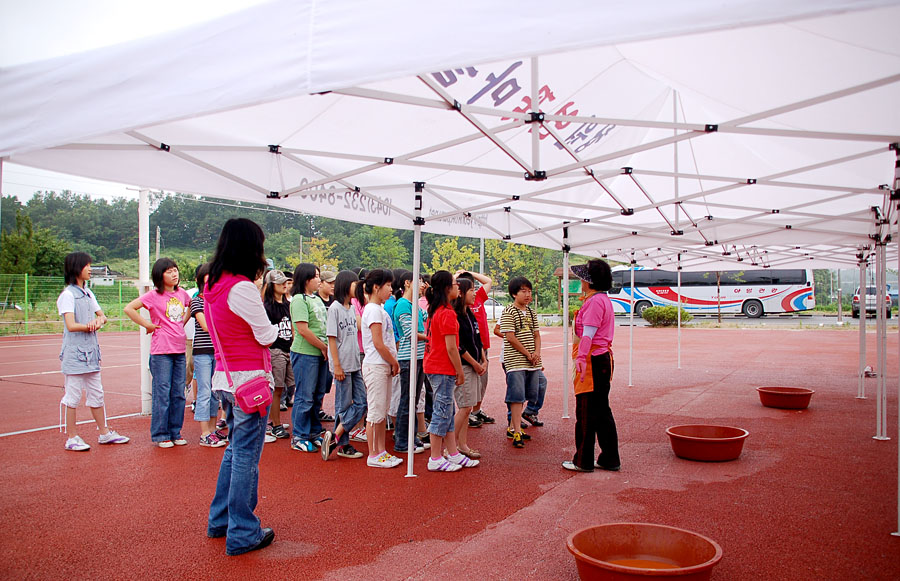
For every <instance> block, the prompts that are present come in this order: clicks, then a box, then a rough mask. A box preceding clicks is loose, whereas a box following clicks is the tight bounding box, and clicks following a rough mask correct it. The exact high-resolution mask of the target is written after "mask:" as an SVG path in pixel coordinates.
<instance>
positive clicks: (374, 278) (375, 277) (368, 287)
mask: <svg viewBox="0 0 900 581" xmlns="http://www.w3.org/2000/svg"><path fill="white" fill-rule="evenodd" d="M393 281H394V275H393V273H391V271H390V270H387V269H384V268H376V269H374V270H370V271H369V274H367V275H366V280H365V282H364V283H363V284H362V285H356V286H357V288H359V287H360V286H364V287H365V291H366V294H367V295H371V294H372V291H374V290H375V287H376V286H384V285H386V284H390V283H392V282H393Z"/></svg>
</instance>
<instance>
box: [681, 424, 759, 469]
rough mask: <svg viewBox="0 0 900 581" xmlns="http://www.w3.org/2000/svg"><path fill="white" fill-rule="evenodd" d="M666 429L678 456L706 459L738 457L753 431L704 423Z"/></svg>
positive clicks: (690, 458) (718, 459)
mask: <svg viewBox="0 0 900 581" xmlns="http://www.w3.org/2000/svg"><path fill="white" fill-rule="evenodd" d="M666 433H667V434H668V435H669V441H670V442H671V444H672V451H673V452H675V455H676V456H678V457H679V458H684V459H685V460H700V461H702V462H725V461H727V460H735V459H737V458H738V457H739V456H740V455H741V451H742V450H743V449H744V440H745V439H746V438H747V436H749V435H750V432H748V431H747V430H745V429H743V428H732V427H729V426H708V425H703V424H694V425H685V426H672V427H671V428H669V429H667V430H666Z"/></svg>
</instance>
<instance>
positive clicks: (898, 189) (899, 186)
mask: <svg viewBox="0 0 900 581" xmlns="http://www.w3.org/2000/svg"><path fill="white" fill-rule="evenodd" d="M891 147H892V148H893V150H894V154H895V156H896V159H895V161H894V191H893V192H892V194H893V195H892V196H891V197H893V196H894V195H897V194H900V144H898V143H895V144H893V145H892V146H891ZM895 209H896V210H897V213H896V216H897V238H896V241H897V271H898V272H900V201H898V202H897V205H896V206H895ZM898 316H900V315H898ZM898 327H900V325H898ZM898 332H900V331H898ZM897 393H898V397H897V406H898V415H897V439H898V441H900V383H898V390H897ZM891 535H892V536H895V537H900V444H898V446H897V530H896V531H894V532H892V533H891Z"/></svg>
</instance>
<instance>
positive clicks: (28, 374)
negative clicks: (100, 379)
mask: <svg viewBox="0 0 900 581" xmlns="http://www.w3.org/2000/svg"><path fill="white" fill-rule="evenodd" d="M136 365H140V363H126V364H125V365H104V366H103V368H102V369H101V371H102V370H103V369H116V368H118V367H134V366H136ZM54 373H59V374H62V371H59V370H56V371H38V372H35V373H16V374H13V375H0V379H9V378H11V377H33V376H35V375H53V374H54Z"/></svg>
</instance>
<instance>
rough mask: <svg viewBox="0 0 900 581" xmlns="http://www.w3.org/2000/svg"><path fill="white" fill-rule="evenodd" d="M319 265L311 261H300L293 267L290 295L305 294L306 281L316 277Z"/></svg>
mask: <svg viewBox="0 0 900 581" xmlns="http://www.w3.org/2000/svg"><path fill="white" fill-rule="evenodd" d="M318 272H319V267H318V266H316V265H315V264H312V263H311V262H301V263H300V264H298V265H297V268H295V269H294V284H293V286H291V296H294V295H302V294H306V283H308V282H309V281H311V280H312V279H314V278H316V273H318Z"/></svg>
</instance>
